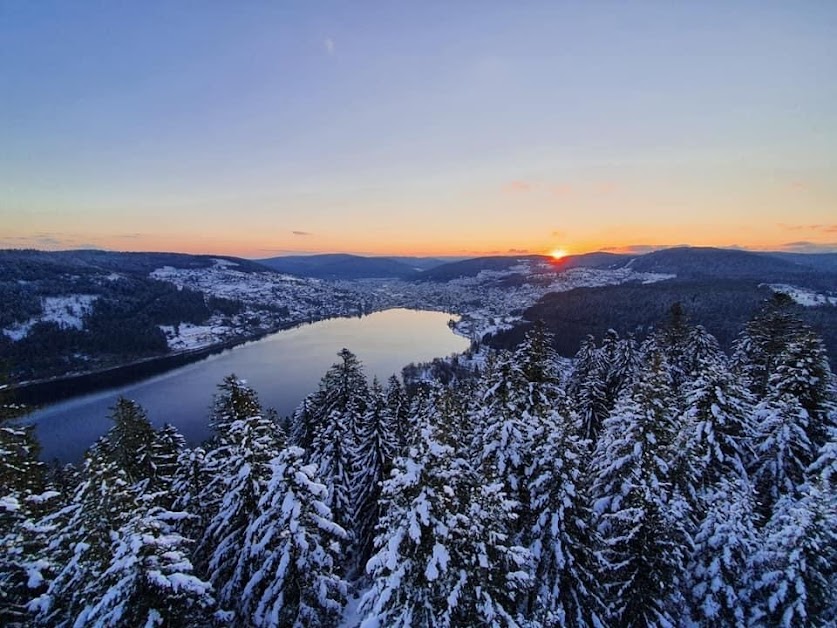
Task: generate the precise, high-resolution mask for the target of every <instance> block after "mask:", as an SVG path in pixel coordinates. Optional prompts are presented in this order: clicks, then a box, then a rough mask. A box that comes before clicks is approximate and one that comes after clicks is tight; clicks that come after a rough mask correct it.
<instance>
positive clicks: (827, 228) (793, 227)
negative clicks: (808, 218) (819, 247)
mask: <svg viewBox="0 0 837 628" xmlns="http://www.w3.org/2000/svg"><path fill="white" fill-rule="evenodd" d="M779 228H780V229H784V230H785V231H814V232H818V233H837V225H835V224H832V225H799V224H787V223H784V222H780V223H779Z"/></svg>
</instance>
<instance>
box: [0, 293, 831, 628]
mask: <svg viewBox="0 0 837 628" xmlns="http://www.w3.org/2000/svg"><path fill="white" fill-rule="evenodd" d="M564 364H565V362H564V361H562V360H560V359H558V357H557V355H556V354H555V352H554V348H553V339H552V338H551V336H550V334H549V333H548V332H547V331H546V330H545V328H544V327H543V326H541V325H535V326H534V327H533V328H532V329H531V330H530V331H529V333H528V334H527V336H526V338H525V339H524V341H523V342H522V343H521V344H520V345H519V346H518V347H516V348H515V349H514V350H513V351H505V352H504V351H498V352H493V353H491V354H488V356H487V357H486V359H485V362H484V363H483V364H482V365H481V368H480V369H479V371H478V372H477V373H475V374H469V373H471V372H470V371H468V370H467V369H462V370H458V371H456V373H457V374H456V375H455V376H454V377H452V378H451V379H450V381H448V382H447V383H444V384H443V383H442V382H440V381H439V380H438V379H435V378H433V377H432V370H428V371H426V372H425V379H424V380H421V381H418V382H412V383H413V385H412V386H410V387H409V389H407V388H405V386H404V385H403V384H402V382H401V381H399V379H397V378H395V377H393V378H391V379H390V380H388V382H386V384H385V385H382V384H380V383H379V382H377V381H373V382H372V383H371V384H370V383H369V382H368V381H367V379H366V377H365V375H364V373H363V368H362V365H361V364H360V362H359V361H358V359H357V357H356V356H354V355H353V354H352V353H351V352H350V351H348V350H345V349H344V350H343V351H341V352H340V353H339V361H338V362H337V363H336V364H335V365H334V366H332V367H331V368H330V369H329V370H328V371H327V372H326V373H325V375H324V377H323V378H322V380H321V382H320V385H319V388H318V390H317V391H315V392H313V393H311V394H310V395H308V396H307V397H306V398H305V400H304V401H303V402H302V404H301V405H300V407H299V408H298V410H297V411H296V412H295V413H294V415H293V416H292V417H288V418H286V419H280V418H279V417H277V416H276V415H275V413H273V412H271V411H266V410H264V409H263V408H262V407H261V405H260V403H259V400H258V397H257V395H256V393H255V392H254V391H253V390H251V389H250V388H248V387H247V385H246V384H245V383H244V382H242V381H241V380H239V379H237V378H236V377H235V376H230V377H228V378H226V379H225V380H224V381H223V382H222V384H221V385H220V386H219V389H218V392H217V394H216V396H215V402H214V406H213V410H212V413H211V422H212V426H213V430H214V431H213V433H214V435H213V437H212V438H211V439H210V440H209V441H207V442H206V443H204V445H202V446H200V447H195V448H191V449H190V448H186V447H185V446H184V442H183V438H182V437H181V436H180V435H179V434H178V433H177V431H176V430H175V429H174V428H173V427H171V426H165V427H163V428H162V429H159V430H156V431H155V430H154V429H153V427H152V426H151V424H150V422H149V421H148V419H147V417H146V416H145V413H144V411H143V410H142V408H140V407H139V406H138V405H136V404H135V403H134V402H131V401H129V400H124V399H122V400H120V401H119V402H118V403H117V405H116V406H115V407H114V409H113V415H112V418H113V427H112V428H111V430H110V432H109V433H108V434H107V435H106V436H104V437H102V438H101V439H100V440H99V441H98V442H97V443H95V444H94V445H93V446H92V447H91V448H90V450H89V451H88V453H87V455H86V456H85V460H84V463H83V465H82V466H81V467H80V468H78V469H75V468H68V469H64V470H60V471H58V470H51V471H50V470H48V469H46V468H45V467H44V465H43V464H42V463H40V462H38V460H37V444H36V443H35V442H34V439H33V437H32V434H31V432H30V431H28V430H27V429H24V428H17V427H11V426H8V425H7V426H5V427H3V428H2V429H0V448H2V454H3V455H2V457H1V458H0V460H2V462H0V474H2V477H0V482H2V483H1V484H0V486H2V487H3V489H4V492H5V494H4V495H2V494H0V538H2V539H3V543H2V554H0V620H2V622H3V623H5V624H10V625H15V624H20V625H23V624H26V625H30V624H34V625H45V626H73V625H78V626H80V625H91V626H122V625H124V626H139V625H146V626H175V625H196V626H197V625H200V626H209V625H253V626H334V625H337V624H338V623H339V619H340V616H341V613H342V612H343V609H344V607H345V605H346V604H347V600H348V598H349V597H350V596H352V595H359V594H361V593H362V598H361V600H360V602H359V610H358V613H359V616H360V618H361V622H362V623H361V625H362V626H364V627H365V628H372V627H376V626H403V627H406V626H434V627H435V626H679V625H695V626H722V625H723V626H727V625H729V626H774V625H782V626H821V625H825V624H827V623H828V622H830V621H834V619H835V610H837V595H835V591H837V568H835V565H837V512H835V509H837V491H835V481H836V480H837V474H835V471H837V425H835V422H836V421H837V405H835V404H836V403H837V397H836V396H835V381H834V377H833V375H832V373H831V371H830V368H829V364H828V359H827V355H826V352H825V350H824V348H823V345H822V341H821V340H820V338H819V337H818V336H817V335H816V334H815V333H814V332H813V331H812V330H811V329H810V328H809V327H808V326H806V325H805V324H803V323H802V322H801V321H800V320H799V319H798V318H796V317H795V316H794V315H793V314H792V313H791V312H790V311H789V309H788V308H787V303H786V302H785V301H783V300H782V299H781V298H777V299H774V300H773V301H772V302H771V303H769V304H767V305H766V306H765V307H764V308H763V309H762V310H761V311H760V312H759V314H758V315H757V316H755V317H754V318H753V319H751V320H750V321H749V322H748V323H747V324H746V326H745V327H744V329H743V330H742V331H741V333H740V334H739V337H738V339H737V340H736V341H735V343H734V346H733V349H732V351H731V353H730V354H729V355H727V353H725V352H724V351H722V350H721V348H720V347H719V345H718V342H717V341H716V340H715V338H714V337H713V336H712V335H710V334H709V333H707V332H706V330H705V329H703V328H702V327H700V326H692V325H690V324H689V323H688V321H687V320H686V317H685V315H684V313H683V311H682V309H681V308H679V307H674V308H673V309H672V311H671V313H670V314H669V317H668V319H667V321H666V322H665V323H664V324H662V325H660V326H659V328H658V330H657V331H656V332H655V333H653V334H651V335H650V336H649V337H648V338H647V339H646V340H645V341H644V342H643V343H641V344H638V343H637V342H636V341H635V340H633V339H632V338H622V337H620V336H619V335H618V334H617V333H616V332H613V331H610V332H608V333H606V334H605V335H604V336H603V337H602V338H600V339H599V340H598V341H597V340H596V339H595V338H593V337H589V338H587V339H586V340H585V341H584V342H583V343H582V345H581V347H580V349H579V351H578V353H577V355H576V358H575V360H573V362H572V366H571V367H567V366H564ZM414 374H415V376H416V377H419V378H420V377H421V373H419V372H416V373H414ZM7 410H9V408H8V407H7ZM13 410H14V408H11V409H10V410H9V411H10V412H11V411H13Z"/></svg>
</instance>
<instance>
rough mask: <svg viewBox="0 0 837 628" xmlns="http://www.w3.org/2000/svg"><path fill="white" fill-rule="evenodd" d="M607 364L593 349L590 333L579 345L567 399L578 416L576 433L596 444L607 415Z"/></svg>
mask: <svg viewBox="0 0 837 628" xmlns="http://www.w3.org/2000/svg"><path fill="white" fill-rule="evenodd" d="M607 379H608V365H607V364H606V363H605V362H604V360H603V355H602V353H601V352H600V351H599V350H597V349H596V344H595V341H594V339H593V336H588V337H587V339H586V340H584V341H583V342H582V344H581V347H580V349H579V350H578V353H577V354H576V357H575V368H574V370H573V374H572V377H571V379H570V390H571V395H570V401H571V403H572V405H573V408H574V410H575V413H576V415H577V417H578V419H577V420H578V432H579V433H580V434H581V435H582V436H583V437H584V438H585V439H586V440H587V441H588V444H589V446H590V447H593V446H595V444H596V441H597V440H598V437H599V432H600V431H601V427H602V422H603V421H604V420H605V418H607V415H608V410H609V409H608V395H607Z"/></svg>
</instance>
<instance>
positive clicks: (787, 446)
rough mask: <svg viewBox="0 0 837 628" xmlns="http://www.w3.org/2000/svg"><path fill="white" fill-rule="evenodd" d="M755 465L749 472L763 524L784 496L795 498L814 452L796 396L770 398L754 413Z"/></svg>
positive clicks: (805, 419)
mask: <svg viewBox="0 0 837 628" xmlns="http://www.w3.org/2000/svg"><path fill="white" fill-rule="evenodd" d="M755 422H756V432H755V435H754V438H753V447H754V449H755V454H756V458H755V462H754V463H753V466H752V469H751V471H750V474H751V477H752V478H753V484H754V485H755V488H756V492H757V495H758V501H759V507H758V510H759V513H760V514H761V515H762V518H763V520H764V521H767V520H768V519H769V518H770V513H771V512H772V509H773V505H774V504H775V503H776V502H777V501H778V500H779V498H781V497H782V496H784V495H789V496H793V495H795V494H796V492H797V490H798V488H799V487H800V486H801V485H802V483H803V480H804V478H805V470H806V468H807V467H808V466H809V464H810V463H811V462H812V461H813V460H814V456H815V450H814V447H813V445H812V444H811V441H810V440H809V439H808V434H807V427H808V413H807V412H806V410H805V409H804V408H803V407H802V406H801V405H800V404H799V401H798V399H797V398H796V397H794V396H792V395H788V394H785V395H782V396H781V397H779V398H778V399H767V400H765V401H763V402H762V403H761V404H759V405H758V407H757V408H756V411H755Z"/></svg>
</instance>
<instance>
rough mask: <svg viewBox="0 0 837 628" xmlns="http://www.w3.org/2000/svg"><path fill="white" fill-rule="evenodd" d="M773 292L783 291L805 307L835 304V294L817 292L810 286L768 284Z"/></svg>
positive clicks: (836, 298)
mask: <svg viewBox="0 0 837 628" xmlns="http://www.w3.org/2000/svg"><path fill="white" fill-rule="evenodd" d="M768 287H769V288H770V289H771V290H773V292H784V293H785V294H786V295H788V296H789V297H790V298H791V299H793V300H794V301H796V302H797V303H799V305H804V306H805V307H816V306H818V305H837V294H835V293H833V292H817V291H816V290H811V289H810V288H800V287H798V286H789V285H787V284H783V283H772V284H768Z"/></svg>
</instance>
